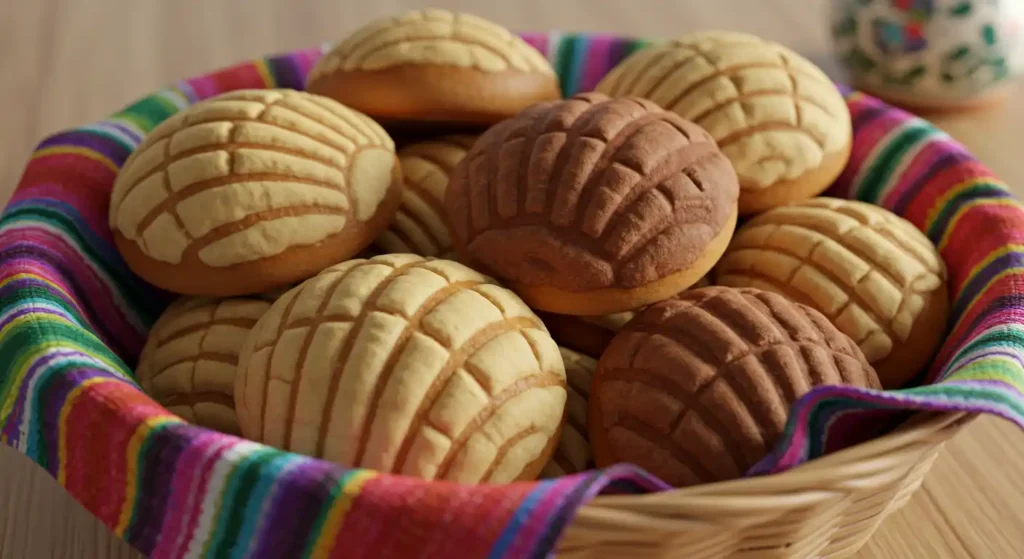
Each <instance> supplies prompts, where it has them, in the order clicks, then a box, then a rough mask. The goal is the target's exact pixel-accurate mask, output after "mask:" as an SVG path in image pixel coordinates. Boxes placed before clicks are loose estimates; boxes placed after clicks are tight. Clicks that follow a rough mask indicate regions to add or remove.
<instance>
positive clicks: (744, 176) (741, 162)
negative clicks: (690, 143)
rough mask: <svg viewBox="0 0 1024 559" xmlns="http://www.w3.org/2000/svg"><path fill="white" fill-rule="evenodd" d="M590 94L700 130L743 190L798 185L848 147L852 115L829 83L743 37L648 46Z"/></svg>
mask: <svg viewBox="0 0 1024 559" xmlns="http://www.w3.org/2000/svg"><path fill="white" fill-rule="evenodd" d="M596 89H597V91H601V92H603V93H606V94H608V95H611V96H613V97H618V96H624V95H635V96H639V97H643V98H646V99H651V100H653V101H654V102H656V103H658V105H660V106H662V107H664V108H666V109H668V110H670V111H673V112H675V113H678V114H679V115H681V116H682V117H684V118H686V119H689V120H692V121H694V122H696V123H697V124H699V125H700V126H702V127H704V128H705V129H707V130H708V131H709V132H710V133H711V135H712V136H714V138H715V141H716V142H718V145H719V146H720V147H721V149H722V152H723V153H725V154H726V155H727V156H728V157H729V159H730V160H731V161H732V162H733V164H734V165H735V167H736V172H737V174H738V175H739V177H740V181H741V183H742V184H743V185H744V187H745V188H760V187H766V186H769V185H772V184H775V183H777V182H779V181H781V180H791V179H795V178H797V177H799V176H801V175H803V174H804V173H806V172H808V171H810V170H813V169H815V168H817V167H819V166H820V165H821V164H822V162H823V160H824V158H825V157H826V155H829V154H837V153H841V152H842V150H843V149H844V148H845V147H846V146H847V145H849V142H850V141H851V140H850V138H851V130H852V125H851V121H850V114H849V110H848V109H847V107H846V103H845V102H844V100H843V98H842V96H841V95H840V93H839V91H838V89H837V88H836V86H835V84H834V83H833V82H832V81H831V79H829V77H828V76H827V75H826V74H825V73H824V72H823V71H822V70H821V69H819V68H818V67H817V66H815V65H814V64H813V63H811V62H810V61H808V60H807V59H805V58H804V57H802V56H800V55H799V54H797V53H796V52H794V51H792V50H791V49H789V48H787V47H785V46H782V45H780V44H778V43H775V42H772V41H766V40H764V39H760V38H758V37H754V36H752V35H747V34H744V33H736V32H704V33H697V34H694V35H690V36H687V37H683V38H680V39H677V40H674V41H668V42H665V43H662V44H658V45H654V46H651V47H648V48H645V49H643V50H640V51H638V52H636V53H634V54H632V55H630V57H628V58H627V59H626V60H624V61H623V62H622V63H620V64H619V65H618V66H617V67H616V68H615V69H613V70H612V71H611V72H610V73H609V74H608V75H607V76H605V77H604V78H603V79H602V80H601V82H600V83H599V84H598V85H597V88H596Z"/></svg>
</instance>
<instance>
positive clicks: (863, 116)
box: [0, 34, 1024, 559]
mask: <svg viewBox="0 0 1024 559" xmlns="http://www.w3.org/2000/svg"><path fill="white" fill-rule="evenodd" d="M524 37H525V38H526V39H527V41H529V42H530V43H531V44H533V45H534V46H535V47H537V48H538V49H539V50H540V51H541V52H544V53H546V54H547V56H548V57H549V59H550V60H551V61H552V63H553V64H554V66H555V68H556V70H557V71H558V72H559V76H560V78H561V85H562V88H563V92H564V93H565V94H567V95H568V94H571V93H573V92H576V91H583V90H588V89H591V88H592V87H593V86H594V85H595V84H596V83H597V81H598V80H599V79H600V77H601V76H602V75H603V74H604V73H605V72H607V71H608V70H609V69H610V68H611V67H612V66H613V65H614V64H615V63H617V62H618V61H619V60H621V59H622V58H624V57H625V56H627V55H628V54H630V53H631V52H633V51H635V50H636V49H637V48H641V47H643V46H645V45H646V44H647V43H646V42H645V41H640V40H630V39H619V38H613V37H607V36H595V35H561V34H525V35H524ZM322 52H323V51H322V50H321V49H307V50H302V51H298V52H294V53H290V54H286V55H283V56H274V57H269V58H265V59H259V60H255V61H250V62H246V63H242V64H239V65H237V66H233V67H230V68H226V69H223V70H219V71H216V72H214V73H211V74H207V75H204V76H200V77H197V78H193V79H189V80H185V81H181V82H178V83H176V84H174V85H172V86H169V87H167V88H165V89H162V90H160V91H158V92H156V93H154V94H153V95H150V96H148V97H145V98H143V99H141V100H139V101H137V102H136V103H134V104H132V105H130V106H128V107H126V108H125V109H123V110H122V111H120V112H118V113H116V114H115V115H113V116H111V117H110V118H108V119H106V120H104V121H102V122H99V123H95V124H90V125H85V126H80V127H77V128H74V129H70V130H66V131H63V132H60V133H57V134H55V135H53V136H50V137H48V138H46V139H45V140H43V141H42V142H41V143H40V145H39V146H38V148H37V149H36V151H35V153H34V155H33V157H32V159H31V161H30V162H29V163H28V165H27V167H26V169H25V171H24V174H23V176H22V179H21V182H20V184H19V186H18V190H17V192H16V193H15V195H14V198H13V199H12V201H11V204H10V205H9V206H8V207H7V209H6V210H5V212H4V214H3V217H2V219H0V362H2V363H3V364H4V367H3V369H2V370H0V437H2V439H0V440H2V441H3V442H4V443H6V444H8V445H11V446H12V447H14V448H16V449H17V450H19V451H21V452H23V453H24V454H26V455H27V456H29V457H30V458H31V459H32V460H34V461H35V462H36V463H37V464H39V465H40V466H41V467H43V468H44V469H45V470H46V471H47V472H49V473H50V474H51V475H52V476H53V477H54V478H55V479H56V480H57V481H58V482H59V483H60V484H61V485H62V486H63V487H64V488H65V489H67V490H68V492H69V493H70V494H71V495H72V496H73V497H74V498H75V499H76V500H78V501H79V502H81V503H82V504H83V505H84V506H85V507H86V508H87V509H88V510H89V511H90V512H92V513H93V514H94V515H95V516H96V517H97V518H99V519H100V520H101V521H102V522H104V523H105V524H106V525H107V526H109V527H110V528H111V529H112V530H113V531H114V532H115V533H116V534H117V535H118V536H120V537H122V538H124V539H125V540H127V541H128V542H129V543H131V544H132V545H133V546H135V547H136V548H137V549H138V550H139V551H141V552H142V553H144V554H146V555H148V556H151V557H153V558H156V559H160V558H176V557H243V556H244V557H267V558H281V557H317V558H322V557H387V558H389V559H391V558H394V559H401V558H405V557H495V558H497V557H544V556H548V555H549V554H552V553H559V554H561V555H563V556H566V557H687V558H701V557H819V556H836V557H838V556H844V555H849V554H851V553H852V552H854V551H855V550H856V549H857V548H859V547H860V546H861V545H863V543H864V542H865V541H866V540H867V538H869V537H870V535H871V533H872V532H873V530H874V529H875V528H876V527H877V526H878V524H879V522H880V521H881V519H882V518H883V517H884V516H885V515H887V514H888V513H890V512H892V511H893V510H895V509H897V508H898V507H899V506H901V505H902V504H903V503H905V502H906V500H907V499H908V498H909V497H910V495H911V494H912V493H913V491H914V490H915V489H917V487H918V486H919V485H920V483H921V481H922V479H923V477H924V475H925V474H926V473H927V471H928V468H929V467H930V465H931V463H932V461H933V460H934V459H935V457H936V455H937V453H938V451H939V449H940V447H941V446H942V443H943V442H944V441H946V440H947V439H948V438H949V437H950V436H952V435H953V434H954V433H955V432H956V431H957V430H958V429H959V427H960V426H962V425H963V424H964V423H965V422H967V421H969V420H970V419H971V418H973V417H975V416H976V415H977V414H979V413H993V414H997V415H1000V416H1003V417H1007V418H1009V419H1011V420H1013V421H1015V422H1016V423H1017V424H1018V425H1021V426H1022V427H1024V399H1022V396H1021V394H1022V387H1024V367H1022V365H1021V363H1022V361H1021V358H1022V355H1024V352H1022V349H1024V318H1021V317H1022V316H1024V315H1022V314H1021V312H1020V310H1019V309H1020V308H1021V307H1022V306H1024V303H1022V300H1024V299H1022V298H1024V287H1022V285H1024V284H1022V281H1021V280H1022V277H1021V275H1022V272H1021V270H1022V266H1024V242H1022V241H1024V239H1022V237H1024V206H1021V204H1019V203H1018V202H1017V201H1016V200H1015V199H1014V198H1013V196H1012V195H1011V194H1010V193H1009V192H1008V191H1007V189H1006V187H1005V186H1004V185H1002V184H1001V183H1000V182H999V181H998V180H997V179H996V178H995V177H993V176H992V174H991V173H990V172H989V171H988V170H987V169H986V168H985V167H984V166H983V165H981V164H980V163H979V162H978V161H977V160H976V159H974V158H973V157H972V156H971V155H970V154H969V153H967V152H966V151H965V150H964V148H963V147H962V146H960V145H959V144H957V143H955V142H953V141H952V140H951V139H950V138H949V137H948V136H946V135H945V134H943V133H942V132H940V131H938V130H937V129H935V128H934V127H932V126H931V125H929V124H928V123H926V122H925V121H923V120H920V119H917V118H914V117H912V116H910V115H908V114H906V113H904V112H901V111H899V110H896V109H893V108H891V107H888V106H886V105H884V104H883V103H881V102H879V101H877V100H874V99H872V98H870V97H868V96H865V95H863V94H860V93H858V92H852V91H849V90H845V89H844V91H843V92H844V95H845V96H846V100H847V103H848V105H849V107H850V110H851V113H852V116H853V125H854V130H855V140H854V145H853V153H852V159H851V162H850V164H849V166H848V167H847V169H846V171H845V172H844V173H843V175H842V176H841V177H840V179H839V180H838V181H837V183H836V185H835V186H834V187H833V189H832V190H831V191H830V192H829V193H828V194H829V195H833V196H841V197H848V198H856V199H859V200H863V201H867V202H871V203H875V204H878V205H881V206H884V207H886V208H889V209H891V210H893V211H895V212H896V213H898V214H900V215H902V216H904V217H906V218H908V219H909V220H910V221H911V222H912V223H914V225H915V226H917V227H918V228H920V229H921V230H922V231H924V232H925V233H926V234H927V235H928V236H929V237H930V238H931V239H932V240H933V241H934V242H935V243H936V245H937V246H938V247H939V249H940V252H941V254H942V256H943V259H944V260H945V262H946V264H947V266H948V269H949V274H950V290H951V292H950V296H951V308H952V320H951V323H950V330H949V332H948V336H947V341H946V343H945V345H944V346H943V348H942V350H941V351H940V354H939V355H938V357H937V358H936V360H935V363H934V365H933V367H932V368H931V369H930V370H929V371H928V372H927V378H923V379H920V380H921V382H922V386H920V387H918V388H913V389H907V390H902V391H897V392H885V393H882V392H876V391H870V390H859V389H853V388H841V387H821V388H818V389H816V390H814V391H812V392H811V393H809V394H807V395H806V396H805V397H804V398H803V399H801V400H800V401H799V402H798V403H797V404H796V405H795V406H794V407H793V409H792V410H791V412H790V418H789V422H788V425H787V429H786V433H785V436H784V438H783V440H782V441H780V443H779V445H778V446H777V447H776V448H775V450H774V451H773V452H772V453H771V454H770V455H769V456H767V457H766V458H765V459H764V460H763V461H762V462H761V463H759V464H758V465H757V466H755V468H754V469H753V470H752V471H751V472H750V474H751V476H752V477H747V478H744V479H741V480H736V481H731V482H726V483H719V484H711V485H704V486H696V487H692V488H687V489H683V490H670V489H669V488H668V487H667V486H665V485H664V484H663V483H661V482H660V481H658V480H656V479H653V478H652V477H650V476H648V475H647V474H645V473H644V472H642V471H640V470H638V469H636V468H633V467H631V466H626V465H619V466H614V467H611V468H608V469H605V470H602V471H591V472H586V473H583V474H579V475H575V476H570V477H565V478H560V479H557V480H550V481H544V482H536V483H516V484H510V485H500V486H499V485H480V486H469V485H456V484H452V483H442V482H426V481H422V480H419V479H412V478H403V477H398V476H388V475H382V474H378V473H376V472H371V471H366V470H350V469H344V468H341V467H339V466H337V465H334V464H330V463H326V462H324V461H320V460H316V459H313V458H308V457H304V456H299V455H295V454H290V453H286V452H280V451H277V450H274V449H272V448H268V447H266V446H263V445H260V444H257V443H253V442H250V441H245V440H242V439H239V438H236V437H232V436H229V435H224V434H220V433H216V432H213V431H209V430H206V429H202V428H199V427H195V426H192V425H189V424H187V423H185V422H183V421H182V420H181V419H180V418H178V417H176V416H173V415H171V414H170V413H169V412H167V411H166V410H165V409H163V408H161V407H160V406H159V405H157V404H156V403H155V402H153V401H152V400H151V399H150V398H149V397H147V396H146V395H145V394H143V393H142V392H141V391H140V390H139V388H138V385H137V384H136V383H135V381H134V379H133V378H132V374H131V366H132V365H134V363H135V361H136V359H137V357H138V352H139V350H140V349H141V347H142V345H143V342H144V339H145V334H146V331H147V329H148V328H149V326H150V325H151V324H152V322H153V321H154V320H155V318H156V317H157V316H158V314H159V312H160V311H161V310H162V309H163V308H164V307H165V306H166V304H167V303H168V301H169V300H170V297H169V295H168V294H166V293H162V292H159V291H158V290H156V289H154V288H152V287H150V286H147V285H146V284H145V283H143V282H142V281H140V280H139V279H138V278H137V277H135V276H133V275H132V274H131V272H130V271H129V270H128V268H127V267H126V266H125V264H124V262H123V261H122V260H121V258H120V256H119V255H118V254H117V252H116V250H115V249H114V247H113V243H112V240H111V236H110V232H109V229H108V227H107V223H106V217H107V209H108V203H109V194H110V188H111V185H112V183H113V180H114V177H115V175H116V173H117V169H118V167H119V166H120V165H121V164H122V163H123V162H124V160H125V158H126V157H127V156H128V154H129V153H131V151H132V149H134V148H135V147H136V146H137V145H138V144H139V142H140V141H141V139H142V137H143V135H144V134H145V133H146V132H147V131H149V130H151V129H152V128H153V127H154V126H155V125H156V124H158V123H159V122H160V121H162V120H164V119H166V118H167V117H169V116H170V115H172V114H174V113H175V112H176V111H178V110H180V109H182V108H183V107H185V106H187V105H189V104H191V103H195V102H197V101H199V100H202V99H204V98H208V97H210V96H213V95H216V94H218V93H222V92H224V91H228V90H233V89H242V88H268V87H289V88H295V89H301V88H302V85H303V83H304V77H305V75H306V73H307V72H308V71H309V69H310V67H311V66H312V64H313V63H314V62H315V60H316V59H318V58H319V57H320V56H321V55H322ZM914 410H917V411H929V412H931V413H924V414H920V415H914V416H912V417H911V420H910V421H909V422H906V423H904V424H903V426H902V427H900V428H899V429H897V430H896V431H894V432H892V433H890V434H888V435H885V436H883V437H880V438H877V439H874V440H871V441H869V442H866V443H865V442H862V441H859V440H857V439H854V438H851V437H850V436H848V434H849V433H851V432H855V431H857V430H855V429H851V428H850V426H851V425H862V424H863V423H864V422H866V421H870V422H873V423H875V424H877V425H879V426H885V425H892V424H893V422H894V421H895V420H904V419H906V418H907V417H909V416H910V412H912V411H914ZM856 443H862V444H856ZM761 474H773V475H761Z"/></svg>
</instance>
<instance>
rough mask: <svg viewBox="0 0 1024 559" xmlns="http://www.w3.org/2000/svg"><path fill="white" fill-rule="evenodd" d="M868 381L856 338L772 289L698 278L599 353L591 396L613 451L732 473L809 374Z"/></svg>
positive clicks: (781, 418) (813, 378)
mask: <svg viewBox="0 0 1024 559" xmlns="http://www.w3.org/2000/svg"><path fill="white" fill-rule="evenodd" d="M823 384H853V385H856V386H865V387H870V388H878V387H879V383H878V377H877V376H876V375H875V373H874V371H873V370H872V369H871V367H870V365H868V364H867V362H866V361H865V360H864V356H863V354H861V352H860V350H859V349H858V348H857V346H856V345H855V344H854V343H853V342H852V341H851V340H850V339H849V338H848V337H846V336H845V335H843V334H842V333H841V332H839V331H838V330H837V329H836V328H835V326H833V325H832V324H831V323H829V322H828V320H827V319H826V318H825V317H824V316H822V315H821V314H820V313H818V312H817V311H815V310H813V309H811V308H808V307H806V306H803V305H799V304H796V303H794V302H792V301H790V300H788V299H786V298H784V297H783V296H781V295H778V294H776V293H771V292H766V291H760V290H756V289H733V288H723V287H706V288H703V289H698V290H695V291H690V292H685V293H683V294H682V295H681V296H680V297H679V299H677V300H670V301H666V302H664V303H659V304H657V305H653V306H651V307H649V308H648V309H646V310H645V311H643V312H642V313H640V314H639V315H638V316H637V317H636V318H635V319H634V320H633V321H631V322H630V323H629V324H628V325H627V326H626V327H625V328H624V329H623V330H622V332H620V333H619V335H618V336H617V337H616V338H615V339H614V340H613V341H612V344H611V345H610V346H609V347H608V349H607V350H606V351H605V353H604V355H602V356H601V360H600V364H599V365H598V372H597V373H596V377H595V381H594V386H593V388H592V392H591V396H590V397H591V398H597V400H598V401H599V402H600V417H601V426H602V427H601V428H602V431H603V433H604V435H605V436H606V440H607V442H608V444H609V445H610V446H611V447H612V449H613V452H614V453H615V459H620V460H628V459H629V458H631V457H632V458H641V457H642V458H643V463H641V464H640V465H641V466H643V467H644V468H645V469H648V471H651V472H652V473H653V474H654V475H657V476H658V477H659V478H661V479H663V480H665V481H666V482H668V483H670V484H673V485H677V486H683V485H693V484H696V483H706V482H709V481H715V480H722V479H728V478H734V477H739V476H741V475H742V474H743V473H744V472H745V471H746V470H747V468H749V467H750V466H752V465H753V464H754V463H756V462H757V461H758V460H760V459H761V458H762V457H763V456H764V455H765V454H766V453H767V452H769V451H770V450H771V448H772V445H773V444H774V443H775V441H776V440H777V438H778V436H779V435H780V434H781V433H782V432H783V430H784V428H785V424H786V418H787V417H788V412H789V408H790V406H791V404H792V403H793V402H795V401H796V400H797V399H798V398H799V397H800V396H801V395H803V394H804V393H806V392H807V391H808V390H809V389H810V388H811V387H812V386H816V385H823Z"/></svg>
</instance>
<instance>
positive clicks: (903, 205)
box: [886, 146, 974, 215]
mask: <svg viewBox="0 0 1024 559" xmlns="http://www.w3.org/2000/svg"><path fill="white" fill-rule="evenodd" d="M924 151H927V152H929V154H930V156H929V158H928V166H925V165H922V166H921V167H920V168H919V169H917V171H918V174H917V176H915V177H914V178H913V180H908V178H906V177H904V179H903V180H904V184H903V186H901V187H899V188H898V189H894V190H893V191H892V192H891V193H889V195H888V196H887V198H888V201H887V202H886V207H888V208H890V209H891V210H892V211H893V212H895V213H896V214H899V215H903V214H904V213H905V212H906V210H907V207H908V206H909V205H910V203H911V202H913V200H914V197H915V196H916V195H917V193H919V192H920V191H921V189H922V188H924V186H925V185H926V184H927V183H928V181H930V180H932V178H933V177H935V176H936V175H938V174H940V173H942V172H943V171H945V170H946V169H948V168H950V167H953V166H955V165H959V164H961V163H967V162H969V161H974V158H973V157H971V156H970V155H968V154H966V153H962V152H950V151H947V150H943V149H935V148H932V147H930V146H929V147H928V148H926V149H925V150H924ZM910 171H911V169H908V173H907V174H908V175H909V174H910Z"/></svg>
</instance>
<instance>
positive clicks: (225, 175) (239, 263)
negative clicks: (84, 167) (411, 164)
mask: <svg viewBox="0 0 1024 559" xmlns="http://www.w3.org/2000/svg"><path fill="white" fill-rule="evenodd" d="M400 195H401V171H400V168H399V165H398V161H397V159H396V158H395V153H394V143H393V142H392V141H391V138H390V137H389V136H388V135H387V133H386V132H385V131H384V130H383V129H382V128H381V127H380V126H379V125H377V124H376V123H375V122H373V121H372V120H370V119H369V118H368V117H366V116H365V115H362V114H360V113H357V112H355V111H353V110H351V109H348V108H346V107H344V106H342V105H340V104H338V103H337V102H335V101H332V100H330V99H327V98H325V97H320V96H317V95H311V94H308V93H304V92H299V91H293V90H284V89H274V90H242V91H234V92H230V93H225V94H222V95H219V96H217V97H214V98H211V99H208V100H205V101H202V102H199V103H197V104H195V105H193V106H192V107H189V108H187V109H185V110H183V111H181V112H180V113H177V114H176V115H174V116H172V117H170V118H169V119H167V120H166V121H164V122H162V123H160V124H159V125H158V126H157V127H156V128H154V129H153V131H152V132H151V133H150V134H149V135H147V136H146V138H145V139H144V140H143V142H142V144H141V145H139V147H138V148H137V149H136V150H135V151H134V152H133V153H132V155H131V156H130V157H129V158H128V160H127V161H126V162H125V164H124V166H123V167H122V169H121V172H120V173H119V174H118V176H117V179H116V180H115V182H114V186H113V191H112V193H111V200H110V226H111V228H112V229H113V232H114V239H115V241H116V243H117V247H118V249H119V250H120V251H121V253H122V255H123V256H124V258H125V260H126V261H127V263H128V265H129V266H130V267H131V268H132V270H134V271H135V272H136V273H138V274H139V275H140V276H142V278H143V279H145V280H146V281H148V282H150V283H152V284H154V285H157V286H159V287H162V288H165V289H168V290H170V291H175V292H178V293H185V294H197V295H210V296H232V295H242V294H251V293H260V292H263V291H267V290H270V289H275V288H278V287H281V286H283V285H287V284H291V283H294V282H296V281H300V280H303V279H305V278H307V277H309V276H312V275H313V274H316V273H317V272H318V271H320V270H321V269H323V268H324V267H327V266H329V265H332V264H335V263H337V262H339V261H342V260H345V259H347V258H350V257H351V256H353V255H354V254H356V253H357V252H359V251H360V250H362V249H363V248H364V247H365V246H367V245H369V244H370V243H371V242H372V241H373V239H374V238H375V237H376V236H377V234H378V233H379V232H380V231H381V230H383V229H384V227H386V226H387V224H388V222H389V221H390V219H391V217H392V216H393V215H394V212H395V209H396V208H397V206H398V203H399V199H400Z"/></svg>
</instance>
